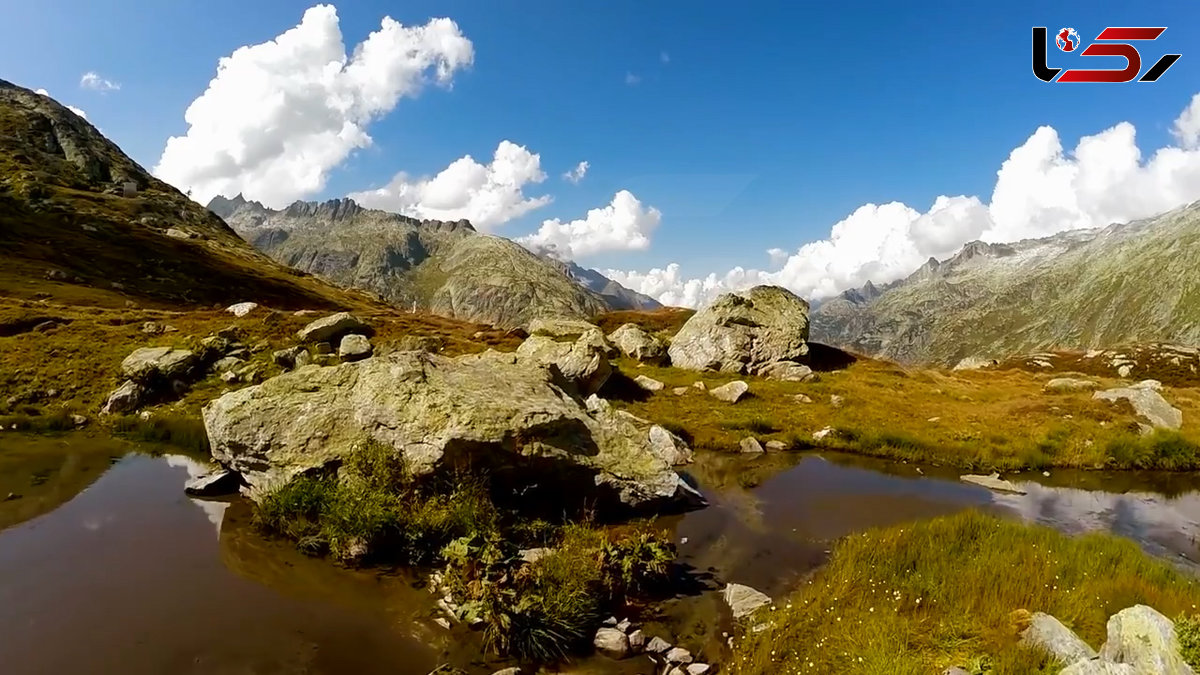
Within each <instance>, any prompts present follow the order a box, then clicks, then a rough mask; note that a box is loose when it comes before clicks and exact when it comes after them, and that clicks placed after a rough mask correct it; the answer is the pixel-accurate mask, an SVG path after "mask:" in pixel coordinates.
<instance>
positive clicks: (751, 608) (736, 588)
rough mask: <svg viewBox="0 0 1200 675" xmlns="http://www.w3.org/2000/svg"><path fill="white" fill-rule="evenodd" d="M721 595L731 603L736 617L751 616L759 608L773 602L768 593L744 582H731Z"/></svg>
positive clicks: (726, 602)
mask: <svg viewBox="0 0 1200 675" xmlns="http://www.w3.org/2000/svg"><path fill="white" fill-rule="evenodd" d="M721 597H723V598H724V599H725V604H727V605H729V609H730V611H732V612H733V618H735V619H741V618H744V617H747V616H750V615H751V614H753V613H754V612H755V610H757V609H758V608H760V607H764V606H766V605H769V604H771V598H770V596H768V595H767V594H766V593H762V592H760V591H758V590H755V589H753V588H751V587H749V586H745V585H742V584H729V585H728V586H726V587H725V590H724V591H723V592H722V594H721Z"/></svg>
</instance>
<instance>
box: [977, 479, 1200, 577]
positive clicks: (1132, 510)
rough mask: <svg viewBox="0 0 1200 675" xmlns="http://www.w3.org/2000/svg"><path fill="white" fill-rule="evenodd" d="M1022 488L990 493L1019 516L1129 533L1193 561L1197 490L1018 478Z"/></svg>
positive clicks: (1198, 527)
mask: <svg viewBox="0 0 1200 675" xmlns="http://www.w3.org/2000/svg"><path fill="white" fill-rule="evenodd" d="M1019 485H1020V486H1021V488H1022V489H1024V490H1026V491H1027V492H1028V494H1025V495H1015V494H1005V493H999V492H997V493H993V495H992V500H993V502H994V503H995V504H997V505H998V506H1001V507H1003V508H1005V509H1008V510H1010V511H1013V512H1015V513H1017V514H1019V515H1020V516H1021V517H1022V518H1024V519H1026V520H1030V521H1034V522H1037V523H1042V524H1045V525H1050V526H1052V527H1054V528H1057V529H1059V530H1062V531H1064V532H1069V533H1072V534H1078V533H1082V532H1091V531H1107V532H1112V533H1114V534H1119V535H1121V536H1124V537H1129V538H1130V539H1133V540H1135V541H1137V542H1139V543H1141V544H1142V545H1143V546H1144V547H1145V548H1147V549H1148V550H1149V551H1150V552H1152V553H1155V554H1158V555H1170V556H1171V557H1173V558H1176V559H1182V560H1186V561H1187V563H1188V564H1189V566H1193V567H1195V566H1197V563H1196V560H1197V557H1198V556H1197V554H1196V544H1195V541H1196V538H1197V536H1198V535H1200V494H1198V493H1195V492H1193V493H1189V494H1185V495H1181V496H1178V497H1166V496H1164V495H1161V494H1156V493H1152V492H1126V493H1122V494H1118V493H1112V492H1099V491H1093V490H1080V489H1075V488H1065V487H1047V486H1044V485H1039V484H1037V483H1032V482H1029V483H1020V484H1019Z"/></svg>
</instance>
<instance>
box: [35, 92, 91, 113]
mask: <svg viewBox="0 0 1200 675" xmlns="http://www.w3.org/2000/svg"><path fill="white" fill-rule="evenodd" d="M33 93H35V94H41V95H42V96H45V97H47V98H54V97H53V96H51V95H50V92H48V91H46V90H45V89H38V90H36V91H34V92H33ZM63 107H64V108H66V109H67V110H70V111H71V112H73V113H75V114H76V115H79V116H80V117H82V118H83V119H85V120H86V119H87V113H85V112H84V111H83V110H82V109H80V108H76V107H75V106H73V105H67V104H65V103H64V104H63Z"/></svg>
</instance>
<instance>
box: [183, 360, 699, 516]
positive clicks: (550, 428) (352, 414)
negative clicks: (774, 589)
mask: <svg viewBox="0 0 1200 675" xmlns="http://www.w3.org/2000/svg"><path fill="white" fill-rule="evenodd" d="M558 382H559V379H558V376H557V373H556V372H555V370H554V369H553V368H551V367H548V366H542V365H539V364H536V363H533V362H531V361H529V360H527V359H523V358H520V357H517V356H514V355H512V354H499V353H496V352H487V353H484V354H477V355H470V356H462V357H458V358H454V359H450V358H446V357H443V356H439V355H436V354H427V353H423V352H397V353H393V354H388V355H386V356H382V357H376V358H373V359H369V360H367V361H363V362H360V363H356V364H342V365H337V366H332V367H328V368H303V369H297V370H295V371H292V372H290V373H285V374H283V375H280V376H278V377H274V378H271V379H270V380H267V381H266V382H264V383H263V384H261V385H258V386H254V387H248V388H245V389H241V390H238V391H234V392H230V393H227V394H225V395H223V396H221V397H220V398H218V399H216V400H215V401H212V402H210V403H209V404H208V405H207V406H205V407H204V411H203V413H204V426H205V429H206V430H207V431H208V438H209V442H210V444H211V446H212V453H213V457H214V458H216V459H217V460H218V461H220V462H221V463H222V464H223V465H225V466H227V467H229V468H231V469H233V470H235V471H238V472H239V473H241V474H242V475H243V477H244V478H245V480H246V482H247V483H249V484H250V485H251V486H253V487H254V488H256V489H261V488H268V487H270V486H272V485H276V484H279V483H281V482H284V481H287V480H288V479H290V478H292V477H293V476H295V475H297V474H299V473H302V472H305V471H307V470H311V469H314V468H318V467H324V466H326V465H327V464H329V463H331V462H335V461H339V460H341V459H343V458H344V457H345V456H346V455H347V453H349V452H352V451H353V449H354V448H355V447H356V446H358V445H360V444H361V443H362V442H364V441H366V440H373V441H375V442H378V443H381V444H383V445H386V446H390V447H392V448H394V449H395V450H396V452H397V453H400V454H401V455H403V457H404V458H405V460H406V462H407V464H408V466H409V468H410V469H411V470H412V471H413V472H414V473H415V474H416V475H418V476H421V475H425V474H428V473H431V472H433V471H434V470H435V469H436V468H438V467H439V466H440V465H441V463H442V461H443V459H444V458H445V455H446V454H447V451H448V450H450V449H454V451H455V453H456V458H457V459H459V460H461V459H466V457H462V456H461V455H463V454H464V453H471V454H475V455H478V460H479V463H481V464H485V465H497V464H500V465H502V464H506V463H507V464H511V465H513V466H515V467H518V468H520V467H527V466H530V465H531V464H533V463H535V462H536V463H537V464H539V465H542V466H545V465H547V464H549V463H554V464H557V466H558V468H557V469H555V471H557V472H558V473H559V477H560V478H561V479H562V480H564V481H565V480H572V479H574V480H576V481H578V482H579V483H580V488H581V497H584V496H589V495H594V494H595V493H600V494H602V495H604V496H608V497H613V498H615V499H616V500H619V501H620V502H621V503H623V504H626V505H628V506H633V507H650V506H656V505H660V504H662V503H664V502H673V503H674V502H679V501H681V500H682V501H685V502H690V503H696V502H699V501H700V498H699V495H698V493H696V492H695V490H694V489H692V488H691V487H689V486H688V485H687V484H686V483H685V482H684V481H683V480H682V479H681V478H680V477H679V475H678V474H676V473H675V471H674V470H672V469H671V466H670V464H669V463H668V461H667V460H666V459H664V458H663V457H661V456H660V455H659V454H657V453H656V451H655V448H654V447H653V446H652V445H651V443H650V441H649V438H648V434H647V433H646V432H645V431H643V430H642V429H641V428H639V427H638V426H637V425H636V424H635V423H634V422H632V421H630V420H628V419H626V418H625V417H623V416H621V415H618V414H617V413H616V412H615V411H613V410H611V408H609V407H608V406H607V405H606V404H605V403H604V402H603V401H602V400H601V399H599V398H598V397H596V399H595V401H596V411H595V412H589V411H588V410H587V409H585V408H584V406H583V404H582V403H581V402H580V401H579V400H578V399H576V398H574V397H572V396H570V395H568V394H567V393H566V392H565V391H564V390H562V389H561V388H560V387H559V385H558ZM497 392H504V395H503V396H498V395H497ZM547 470H548V467H547ZM584 487H587V488H590V489H589V490H586V491H584V490H583V488H584ZM252 496H256V494H254V493H252Z"/></svg>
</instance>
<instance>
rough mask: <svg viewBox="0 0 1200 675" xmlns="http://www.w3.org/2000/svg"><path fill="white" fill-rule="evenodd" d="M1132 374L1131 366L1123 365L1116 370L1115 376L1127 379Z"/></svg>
mask: <svg viewBox="0 0 1200 675" xmlns="http://www.w3.org/2000/svg"><path fill="white" fill-rule="evenodd" d="M1132 373H1133V366H1131V365H1129V364H1125V365H1123V366H1120V367H1119V368H1117V375H1120V376H1121V377H1129V376H1130V375H1131V374H1132Z"/></svg>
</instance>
